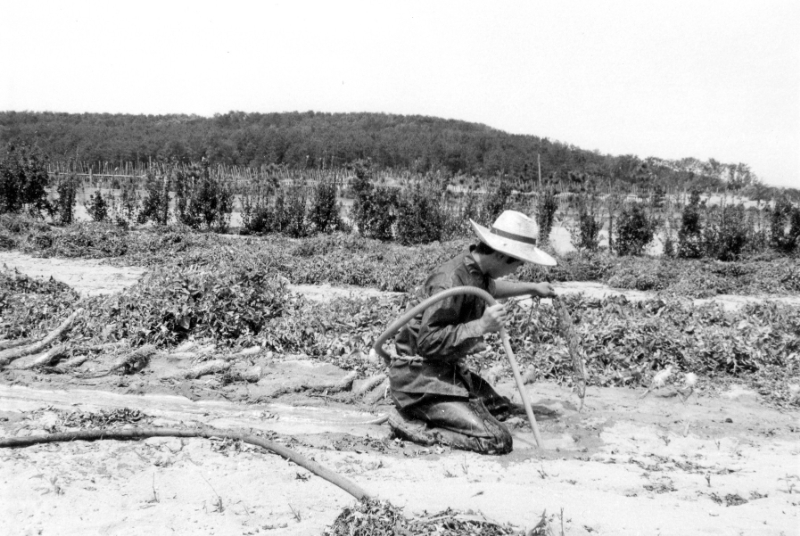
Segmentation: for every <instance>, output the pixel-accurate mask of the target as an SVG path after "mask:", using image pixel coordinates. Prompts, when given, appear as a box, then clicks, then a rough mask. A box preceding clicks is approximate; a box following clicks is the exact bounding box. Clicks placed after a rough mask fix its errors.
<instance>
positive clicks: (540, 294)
mask: <svg viewBox="0 0 800 536" xmlns="http://www.w3.org/2000/svg"><path fill="white" fill-rule="evenodd" d="M514 296H532V297H536V298H555V296H556V291H555V289H554V288H553V285H551V284H550V283H522V282H518V281H502V280H498V281H495V291H494V297H495V298H497V299H498V300H500V299H503V298H513V297H514Z"/></svg>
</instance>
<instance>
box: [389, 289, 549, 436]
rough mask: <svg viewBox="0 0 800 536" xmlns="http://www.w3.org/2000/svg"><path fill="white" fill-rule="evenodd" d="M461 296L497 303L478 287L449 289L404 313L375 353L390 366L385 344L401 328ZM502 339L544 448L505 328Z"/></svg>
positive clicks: (523, 400) (525, 405) (536, 432)
mask: <svg viewBox="0 0 800 536" xmlns="http://www.w3.org/2000/svg"><path fill="white" fill-rule="evenodd" d="M459 294H468V295H472V296H477V297H479V298H482V299H483V300H484V301H486V303H487V304H489V305H490V306H491V305H495V304H497V301H496V300H495V299H494V298H493V297H492V295H491V294H489V293H488V292H486V291H485V290H483V289H479V288H476V287H454V288H450V289H447V290H445V291H442V292H440V293H439V294H436V295H434V296H431V297H430V298H428V299H426V300H423V301H422V302H421V303H420V304H419V305H417V306H416V307H413V308H411V309H410V310H408V311H406V312H405V313H403V314H402V315H401V316H400V318H398V319H397V320H395V321H394V322H392V324H391V325H390V326H389V327H388V328H386V331H384V332H383V333H381V336H380V337H378V340H377V341H375V344H374V345H373V349H374V350H375V352H376V353H377V354H378V355H380V356H381V357H382V358H383V360H384V361H385V362H386V365H387V366H388V365H389V362H390V361H391V357H390V356H389V354H387V353H386V352H385V351H384V349H383V344H384V343H385V342H386V341H387V340H388V339H390V338H391V337H394V336H395V335H396V334H397V332H398V331H400V328H402V327H403V326H405V325H406V324H407V323H408V322H409V321H410V320H411V319H412V318H414V317H415V316H417V315H418V314H419V313H421V312H422V311H424V310H425V309H427V308H428V307H430V306H431V305H433V304H434V303H437V302H440V301H442V300H444V299H446V298H449V297H450V296H457V295H459ZM500 337H501V338H502V340H503V348H504V349H505V351H506V357H508V362H509V364H510V365H511V372H513V373H514V381H515V382H516V384H517V388H518V389H519V394H520V397H522V405H523V406H524V407H525V413H526V414H527V415H528V421H529V422H530V423H531V428H532V429H533V437H534V438H535V439H536V445H537V446H538V447H539V448H543V445H542V436H541V435H539V427H538V426H537V425H536V417H534V416H533V408H532V407H531V403H530V401H529V400H528V393H527V392H526V391H525V385H524V384H523V382H522V376H520V374H519V366H518V365H517V360H516V358H515V357H514V351H513V350H511V342H510V341H509V338H508V332H507V331H506V329H505V328H502V329H501V330H500Z"/></svg>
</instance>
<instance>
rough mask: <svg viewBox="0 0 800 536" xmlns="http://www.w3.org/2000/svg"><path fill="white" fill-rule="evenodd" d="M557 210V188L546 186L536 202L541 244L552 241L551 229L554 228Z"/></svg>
mask: <svg viewBox="0 0 800 536" xmlns="http://www.w3.org/2000/svg"><path fill="white" fill-rule="evenodd" d="M557 210H558V200H556V193H555V190H553V189H552V188H545V189H544V190H542V191H540V192H539V198H538V200H537V202H536V223H538V224H539V243H540V244H547V243H548V242H549V241H550V231H551V230H552V229H553V221H555V217H556V211H557Z"/></svg>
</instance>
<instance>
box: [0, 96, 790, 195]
mask: <svg viewBox="0 0 800 536" xmlns="http://www.w3.org/2000/svg"><path fill="white" fill-rule="evenodd" d="M7 142H14V143H17V144H19V143H21V142H28V143H31V144H36V145H37V146H39V147H41V148H42V151H43V154H44V155H45V156H46V157H49V158H51V159H55V158H60V157H62V156H63V155H67V154H68V155H77V157H78V158H79V159H80V160H83V161H85V162H98V161H102V162H115V163H116V162H120V161H128V162H133V161H135V160H139V161H148V160H149V159H154V160H156V159H168V160H169V159H172V158H174V159H176V160H177V161H180V162H186V161H198V160H200V158H201V157H203V156H206V157H207V158H208V159H209V162H210V163H211V164H212V165H216V164H226V165H237V166H252V167H260V166H262V165H267V164H277V165H281V166H287V167H289V168H294V169H308V168H314V169H319V168H320V167H322V163H323V162H326V161H329V160H330V156H331V155H335V157H336V161H337V162H339V163H342V164H344V165H346V164H347V163H352V162H356V161H358V160H359V159H371V161H372V162H373V165H374V167H375V169H394V170H398V171H402V172H414V173H428V172H436V171H439V170H441V171H444V172H445V173H447V174H448V175H449V176H479V177H481V178H484V179H489V178H491V177H494V176H496V174H497V173H498V171H500V170H502V171H503V172H504V173H505V174H507V175H508V176H510V177H523V178H525V179H527V180H526V183H527V184H532V183H533V182H534V181H531V180H530V178H532V176H533V175H534V174H535V171H534V170H536V168H537V155H539V157H540V161H541V172H542V176H543V177H550V176H552V175H553V174H554V173H555V174H558V173H561V174H562V175H563V174H564V172H565V171H566V172H571V173H572V174H573V176H596V177H600V178H601V179H603V180H608V179H614V180H618V181H621V182H623V183H625V184H629V185H630V184H636V185H646V184H648V183H649V182H651V181H652V179H653V178H654V177H655V178H657V181H658V184H660V185H664V186H667V187H675V186H681V187H683V186H688V187H689V188H691V187H699V188H707V189H708V188H712V189H720V188H725V187H726V185H727V183H726V182H725V180H724V179H725V177H730V178H731V179H732V180H733V183H734V184H736V185H737V186H738V185H739V184H740V183H741V185H744V184H745V183H746V182H747V181H745V182H742V181H741V180H740V179H739V177H740V176H741V173H740V171H741V167H742V166H737V165H735V164H720V163H718V162H713V164H712V162H701V161H698V160H696V159H691V158H687V159H680V160H673V161H662V160H660V159H655V158H653V159H647V160H641V159H638V158H636V157H633V156H630V155H622V156H610V155H602V154H599V153H597V152H593V151H588V150H584V149H579V148H577V147H574V146H572V145H569V144H566V143H561V142H557V141H551V140H548V139H546V138H540V137H537V136H519V135H512V134H508V133H505V132H502V131H499V130H496V129H492V128H488V127H486V126H485V125H480V124H475V123H467V122H465V121H454V120H446V119H440V118H435V117H422V116H414V115H407V116H401V115H391V114H377V113H340V114H328V113H317V112H305V113H297V112H291V113H269V114H258V113H245V112H237V111H233V112H229V113H225V114H219V115H217V116H215V117H209V118H201V117H197V116H190V115H178V114H174V115H162V116H157V115H149V116H145V115H138V116H137V115H123V114H63V113H49V112H43V113H34V112H0V143H2V144H4V143H7ZM751 187H752V185H750V186H746V187H745V188H744V190H743V191H746V190H747V189H748V188H751ZM770 192H771V193H768V195H775V193H774V192H775V190H774V189H773V190H770ZM793 192H794V193H793V194H792V195H794V196H795V198H794V199H795V200H800V192H798V191H797V190H794V191H793Z"/></svg>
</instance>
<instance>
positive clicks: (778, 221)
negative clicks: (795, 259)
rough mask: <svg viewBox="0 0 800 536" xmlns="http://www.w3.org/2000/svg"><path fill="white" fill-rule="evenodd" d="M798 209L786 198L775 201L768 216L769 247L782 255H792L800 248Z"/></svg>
mask: <svg viewBox="0 0 800 536" xmlns="http://www.w3.org/2000/svg"><path fill="white" fill-rule="evenodd" d="M798 241H800V208H798V207H795V206H793V205H792V203H791V202H790V201H789V200H788V199H787V198H786V197H779V198H778V199H776V200H775V206H774V207H773V209H772V213H771V215H770V246H772V247H773V248H775V249H776V250H778V251H780V252H783V253H793V252H794V251H795V250H797V249H798V248H799V247H800V243H798Z"/></svg>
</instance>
